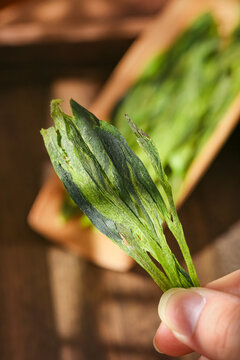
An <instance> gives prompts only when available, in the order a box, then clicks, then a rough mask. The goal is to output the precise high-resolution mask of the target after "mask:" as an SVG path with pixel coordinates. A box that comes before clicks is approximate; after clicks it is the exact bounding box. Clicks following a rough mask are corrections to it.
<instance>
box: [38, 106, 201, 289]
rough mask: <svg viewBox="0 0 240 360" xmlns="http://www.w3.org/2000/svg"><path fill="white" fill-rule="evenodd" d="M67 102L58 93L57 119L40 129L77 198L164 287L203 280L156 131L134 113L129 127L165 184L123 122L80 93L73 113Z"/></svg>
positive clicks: (55, 164) (104, 230)
mask: <svg viewBox="0 0 240 360" xmlns="http://www.w3.org/2000/svg"><path fill="white" fill-rule="evenodd" d="M60 103H61V100H58V99H57V100H52V102H51V116H52V118H53V120H54V125H55V126H54V127H50V128H49V129H47V130H44V129H43V130H41V134H42V136H43V139H44V143H45V146H46V148H47V151H48V154H49V156H50V159H51V162H52V165H53V167H54V169H55V171H56V173H57V174H58V176H59V178H60V179H61V181H62V182H63V184H64V186H65V188H66V190H67V191H68V193H69V195H70V196H71V198H72V199H73V200H74V202H75V203H76V204H77V206H78V207H79V208H80V209H81V210H82V211H83V212H84V213H85V214H86V215H87V217H88V218H89V219H90V221H91V222H92V224H93V225H94V226H95V227H96V228H97V229H98V230H99V231H101V232H102V233H103V234H105V235H106V236H107V237H109V238H110V239H111V240H112V241H113V242H115V243H116V244H117V245H118V246H119V247H120V248H121V249H123V250H124V251H125V252H126V253H127V254H128V255H130V256H131V257H132V258H133V259H135V260H136V262H138V263H139V264H140V265H141V266H142V267H143V268H144V269H145V270H146V271H147V272H148V273H149V274H150V276H151V277H152V278H153V280H154V281H155V282H156V283H157V285H158V286H159V287H160V288H161V289H162V290H163V291H166V290H168V289H169V288H172V287H186V288H187V287H192V286H199V281H198V278H197V274H196V271H195V268H194V265H193V262H192V259H191V255H190V252H189V249H188V246H187V244H186V240H185V237H184V233H183V229H182V226H181V223H180V221H179V218H178V215H177V211H176V208H175V205H174V201H173V196H172V190H171V186H170V184H169V182H168V179H167V176H166V174H165V173H164V170H163V167H162V165H161V161H160V159H159V155H158V152H157V150H156V147H155V146H154V144H153V142H152V141H151V139H150V138H149V137H148V136H147V135H146V134H145V133H144V132H142V131H141V130H140V129H138V128H137V127H136V126H135V125H134V123H133V122H132V121H131V120H130V119H129V118H128V117H127V120H128V123H129V125H130V128H129V131H131V130H132V131H133V133H134V134H135V135H136V140H137V141H138V143H139V145H140V146H141V147H142V148H143V150H144V152H145V153H146V155H147V157H148V158H149V159H150V161H151V163H152V165H153V168H154V170H155V172H156V173H157V175H158V178H159V181H160V186H159V188H160V190H158V188H157V187H156V185H155V184H154V182H153V180H152V178H151V176H150V175H149V172H148V171H147V169H146V167H145V166H144V164H143V162H142V161H141V160H140V159H139V158H138V157H137V156H136V155H135V153H134V152H133V151H132V150H131V148H130V147H129V146H128V144H127V142H126V140H125V139H124V137H123V136H122V135H121V133H120V132H119V131H118V130H117V128H116V127H114V126H113V125H111V124H109V123H107V122H105V121H101V120H99V119H97V118H96V116H95V115H94V114H92V113H91V112H89V111H88V110H87V109H85V108H84V107H82V106H81V105H79V104H78V103H77V102H75V101H74V100H71V101H70V104H71V108H72V113H73V116H69V115H67V114H65V113H64V112H63V111H62V110H61V107H60ZM123 121H126V120H125V119H123ZM164 223H166V225H167V226H168V228H169V229H170V231H171V232H172V234H173V235H174V237H175V239H176V241H177V242H178V244H179V247H180V249H181V251H182V254H183V257H184V260H185V262H186V265H187V269H188V272H186V271H185V270H184V269H183V268H182V266H181V265H180V264H179V262H178V261H177V259H176V257H175V255H174V254H173V253H172V251H171V249H170V247H169V245H168V243H167V241H166V237H165V234H164V229H163V224H164ZM79 241H81V239H79Z"/></svg>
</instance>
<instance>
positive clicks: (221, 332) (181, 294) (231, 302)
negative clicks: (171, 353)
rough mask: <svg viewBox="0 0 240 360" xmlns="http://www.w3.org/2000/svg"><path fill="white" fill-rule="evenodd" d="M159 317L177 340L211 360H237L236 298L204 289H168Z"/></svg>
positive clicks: (239, 319)
mask: <svg viewBox="0 0 240 360" xmlns="http://www.w3.org/2000/svg"><path fill="white" fill-rule="evenodd" d="M158 311H159V316H160V318H161V320H162V321H163V323H165V325H167V327H168V328H170V329H171V330H172V332H173V334H174V335H175V337H177V338H178V340H180V341H181V342H183V343H184V344H186V345H187V346H189V347H190V348H191V349H193V350H194V351H196V352H198V353H200V354H202V355H204V356H206V357H207V358H210V359H212V360H239V359H240V298H239V297H237V296H234V295H230V294H227V293H224V292H220V291H216V290H211V289H207V288H191V289H171V290H168V291H167V292H166V293H164V294H163V296H162V298H161V300H160V303H159V308H158Z"/></svg>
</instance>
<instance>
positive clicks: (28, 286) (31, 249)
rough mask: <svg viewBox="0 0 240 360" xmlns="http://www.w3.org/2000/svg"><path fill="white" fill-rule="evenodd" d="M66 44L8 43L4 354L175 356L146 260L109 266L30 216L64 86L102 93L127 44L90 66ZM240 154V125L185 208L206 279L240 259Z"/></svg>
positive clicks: (30, 359)
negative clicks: (49, 236)
mask: <svg viewBox="0 0 240 360" xmlns="http://www.w3.org/2000/svg"><path fill="white" fill-rule="evenodd" d="M120 43H121V42H119V43H118V45H120ZM128 45H129V43H125V45H124V46H125V48H126V47H127V46H128ZM65 46H67V45H64V44H63V45H61V46H60V45H56V44H53V46H49V47H48V48H47V49H46V48H45V47H44V46H40V45H38V46H36V47H29V48H23V49H22V48H20V47H15V48H10V47H0V53H1V57H0V154H1V175H0V181H1V184H0V185H1V216H0V221H1V226H0V232H1V237H0V239H1V240H0V359H1V360H42V359H46V360H95V359H98V360H155V359H156V360H157V359H169V357H167V356H164V355H160V354H157V353H156V352H155V351H154V350H153V347H152V337H153V334H154V332H155V330H156V328H157V326H158V322H159V320H158V316H157V304H158V301H159V297H160V291H159V290H158V288H157V286H155V285H154V283H153V282H152V280H151V279H150V278H149V277H148V276H147V275H146V274H145V273H144V272H143V271H142V270H141V269H140V268H139V267H138V266H135V267H134V268H133V269H132V270H131V271H130V272H128V273H121V274H120V273H115V272H111V271H107V270H102V269H100V268H97V267H96V266H94V265H91V264H90V263H88V262H87V261H85V260H83V259H82V258H80V257H78V256H76V255H74V254H72V253H70V252H67V251H65V250H63V249H62V248H61V247H59V246H56V245H54V244H52V243H48V242H47V241H46V240H44V239H43V238H42V237H41V236H39V235H37V234H36V233H35V232H33V231H32V230H31V229H30V228H29V227H28V225H27V222H26V217H27V214H28V211H29V208H30V207H31V205H32V203H33V200H34V198H35V196H36V194H37V192H38V191H39V189H40V187H41V185H42V181H43V178H45V177H46V173H48V167H46V163H47V154H46V152H45V149H44V147H43V144H42V140H41V137H40V134H39V129H40V128H41V127H44V126H46V125H47V124H48V123H49V115H48V113H49V100H50V98H51V97H52V94H53V93H56V84H58V89H59V83H60V84H61V83H64V84H65V85H64V88H65V89H66V84H67V83H71V86H72V82H73V79H74V83H75V85H76V87H78V86H80V87H81V84H82V83H83V82H89V81H90V82H91V83H92V84H94V89H95V90H94V91H98V89H99V87H100V86H101V85H102V84H103V82H104V81H105V80H106V78H107V76H108V75H109V74H110V72H111V70H112V68H113V66H114V65H115V64H116V61H117V60H118V58H119V57H120V56H121V55H122V54H121V51H122V52H123V51H125V48H124V46H123V45H122V47H121V46H117V45H115V47H114V48H113V49H114V51H115V52H114V54H113V56H112V58H108V60H107V62H105V63H104V61H103V54H102V52H99V53H98V52H97V51H98V50H99V48H97V49H94V52H92V53H91V54H93V53H94V54H95V55H94V56H93V55H91V56H90V55H88V56H90V59H91V61H89V63H88V67H86V63H85V62H84V61H85V60H84V61H82V62H81V57H80V55H79V52H81V50H83V49H84V50H86V45H82V44H78V46H77V45H76V46H73V47H67V48H68V51H69V54H68V55H67V56H66V52H65ZM88 46H89V49H90V50H91V51H93V47H92V45H91V44H90V43H89V44H88ZM99 46H100V45H99ZM56 49H57V51H56ZM20 50H21V51H20ZM23 50H25V51H23ZM97 54H98V55H97ZM77 56H78V57H77ZM85 56H87V55H85ZM85 59H86V58H85ZM86 62H87V61H86ZM71 64H72V66H71ZM46 68H47V69H48V71H46ZM60 88H61V87H60ZM71 88H72V87H71ZM58 91H59V90H58ZM84 95H85V94H82V96H84ZM239 154H240V127H239V125H238V127H237V128H236V129H235V131H234V133H233V134H232V135H231V137H230V138H229V139H228V141H227V143H226V144H225V146H224V147H223V149H222V150H221V152H220V154H219V155H218V157H217V158H216V159H215V161H214V163H213V164H212V166H211V168H210V169H209V170H208V172H207V173H206V174H205V176H204V178H203V179H202V180H201V182H200V183H199V185H198V187H197V188H196V189H195V191H194V192H193V193H192V195H191V196H190V197H189V199H188V201H187V202H186V203H185V204H184V206H183V207H182V209H181V211H180V218H181V220H182V222H183V225H184V229H185V232H186V236H187V239H188V243H189V246H190V249H191V251H192V252H193V254H194V259H195V263H196V265H197V269H198V272H199V276H200V279H201V282H202V283H205V282H207V281H210V280H213V279H214V278H216V277H219V276H221V275H224V274H226V273H229V272H231V271H233V270H235V269H237V268H239V265H240V264H239V262H240V261H239V259H240V243H239V238H240V218H239V214H240V201H239V200H240V199H239V186H240V169H239ZM170 241H171V239H170ZM184 359H188V360H189V359H191V360H193V359H196V356H195V355H190V356H188V357H185V358H184Z"/></svg>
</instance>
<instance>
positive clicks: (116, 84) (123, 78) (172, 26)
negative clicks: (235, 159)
mask: <svg viewBox="0 0 240 360" xmlns="http://www.w3.org/2000/svg"><path fill="white" fill-rule="evenodd" d="M237 5H238V4H237V1H235V0H234V1H233V0H232V1H228V2H225V1H218V2H217V4H216V2H214V1H211V0H204V1H201V2H200V1H199V2H197V1H192V0H181V1H179V0H176V1H171V2H170V4H169V6H168V7H167V8H166V10H165V11H164V12H163V13H161V14H160V15H159V16H158V17H157V18H156V19H155V20H154V21H153V22H152V24H151V25H150V26H149V27H148V29H147V30H146V31H145V32H143V34H142V35H141V36H140V38H139V39H138V40H136V41H135V43H134V44H133V45H132V47H131V48H130V49H129V51H128V52H127V53H126V55H125V56H124V57H123V58H122V60H121V61H120V63H119V64H118V66H117V67H116V69H115V70H114V72H113V73H112V75H111V77H110V79H109V80H108V82H107V83H106V85H105V86H104V88H103V89H102V91H101V92H100V94H99V96H98V97H97V99H96V100H95V101H94V102H93V104H92V105H91V107H90V109H91V110H92V111H93V112H94V113H95V114H96V115H97V116H98V117H99V118H101V119H108V118H109V114H110V112H111V110H112V108H113V107H114V105H115V103H116V101H117V100H118V99H119V98H120V97H121V96H122V95H123V94H124V93H125V92H126V90H127V89H128V88H129V87H130V86H131V84H132V83H133V82H134V81H135V80H136V79H137V77H138V76H139V74H140V73H141V71H142V70H143V68H144V66H145V65H146V63H147V62H148V61H149V59H150V58H152V57H153V56H154V55H155V54H156V53H159V52H160V51H162V50H164V49H166V48H167V47H168V46H169V44H171V43H172V42H173V41H174V39H175V38H176V37H177V36H178V35H179V33H181V32H182V31H183V30H184V29H185V28H186V27H187V26H188V25H189V24H190V23H191V22H192V21H193V19H194V18H195V17H196V16H198V15H199V14H200V13H201V12H203V11H206V10H210V11H212V12H213V13H214V15H215V16H216V18H217V19H218V21H219V22H220V25H221V31H222V32H223V33H225V32H228V31H229V30H230V27H229V24H230V25H231V26H233V25H234V23H235V22H236V20H237V11H236V9H237V8H236V7H237ZM79 101H81V99H79ZM239 114H240V97H238V98H237V99H236V100H235V101H234V103H233V104H232V106H231V107H230V108H229V110H228V112H227V113H226V115H225V116H224V117H223V119H222V120H221V121H220V122H219V125H218V126H217V128H216V130H215V132H214V134H213V136H212V137H211V138H210V140H209V142H208V143H207V144H206V146H205V147H204V148H203V150H202V151H201V153H200V154H199V156H198V157H197V158H196V160H195V161H194V162H193V164H192V166H191V167H190V169H189V171H188V174H187V176H186V180H185V183H184V185H183V192H182V194H181V197H180V199H179V202H178V204H177V205H178V206H180V205H181V204H182V203H183V201H184V200H185V199H186V198H187V196H189V194H190V193H191V191H192V190H193V188H194V187H195V186H196V184H197V182H198V181H199V180H200V178H201V177H202V176H203V174H204V172H205V171H206V169H207V168H208V166H209V165H210V163H211V161H212V160H213V159H214V157H215V156H216V154H217V152H218V151H219V149H220V148H221V146H222V145H223V143H224V141H225V140H226V139H227V137H228V136H229V134H230V133H231V131H232V130H233V128H234V127H235V126H236V124H237V122H238V120H239ZM51 181H52V180H51ZM48 187H50V188H51V187H52V184H51V182H49V183H47V184H45V186H44V188H43V189H42V191H41V192H40V194H39V195H38V198H37V204H34V207H33V211H31V212H30V215H29V223H30V225H31V226H32V227H33V228H35V229H37V230H38V231H39V232H41V233H43V234H44V235H45V236H47V237H50V238H52V239H53V238H54V239H55V240H56V241H59V242H61V243H63V242H64V243H65V245H66V246H67V247H68V246H69V247H72V245H71V239H72V238H77V231H79V245H78V246H76V247H75V248H77V247H78V253H81V254H83V256H86V257H87V258H88V259H91V260H92V261H94V262H96V263H97V264H101V266H105V267H107V268H111V264H109V256H108V252H107V256H104V247H105V243H104V242H102V243H101V244H102V246H103V250H102V251H101V253H102V256H103V257H104V258H102V259H101V261H99V260H100V258H98V259H97V258H96V256H95V255H96V251H95V250H94V240H92V245H91V248H89V249H88V248H86V249H85V250H84V251H83V247H82V244H80V243H81V241H84V240H82V237H83V236H85V233H83V232H82V230H81V229H80V228H79V229H78V230H76V228H75V226H77V227H79V225H78V224H74V223H72V224H71V226H72V232H71V231H70V230H67V228H64V227H62V229H61V232H62V234H64V235H63V236H62V237H61V238H60V237H59V231H57V229H56V228H55V230H54V229H53V228H51V223H50V222H48V221H47V219H45V216H44V214H45V210H43V209H44V205H43V204H45V207H48V206H49V205H48V204H49V203H50V201H55V200H53V198H51V197H49V189H48ZM58 201H59V199H58ZM54 209H55V210H56V209H57V207H56V206H55V207H54ZM49 216H52V217H56V216H57V212H56V211H55V212H52V213H51V214H50V213H49ZM93 237H94V236H93ZM75 244H77V241H76V242H75ZM97 244H99V243H98V240H97V239H96V248H98V245H97ZM115 254H116V258H115V261H114V263H115V265H116V264H117V263H118V265H117V266H116V267H117V268H118V270H121V269H122V270H126V269H127V268H129V267H130V266H131V265H132V260H130V259H129V260H127V258H126V259H125V260H124V261H123V260H122V259H123V257H124V256H123V255H122V254H121V251H120V250H119V254H120V255H119V259H118V258H117V253H115Z"/></svg>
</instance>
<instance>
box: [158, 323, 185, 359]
mask: <svg viewBox="0 0 240 360" xmlns="http://www.w3.org/2000/svg"><path fill="white" fill-rule="evenodd" d="M153 346H154V348H155V350H156V351H157V352H159V353H163V354H167V355H169V356H183V355H185V354H189V353H190V352H192V350H191V349H190V348H189V347H188V346H187V345H185V344H183V343H181V342H180V341H179V340H178V339H177V338H176V337H175V336H174V334H173V333H172V331H171V330H170V329H169V328H168V327H167V326H166V325H165V324H164V323H161V324H160V326H159V328H158V329H157V332H156V334H155V337H154V339H153Z"/></svg>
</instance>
